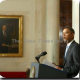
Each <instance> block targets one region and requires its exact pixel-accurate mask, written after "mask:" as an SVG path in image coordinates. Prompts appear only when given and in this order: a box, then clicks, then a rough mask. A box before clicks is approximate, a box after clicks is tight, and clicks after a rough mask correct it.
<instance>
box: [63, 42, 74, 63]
mask: <svg viewBox="0 0 80 80" xmlns="http://www.w3.org/2000/svg"><path fill="white" fill-rule="evenodd" d="M74 43H75V41H73V42H72V43H71V45H70V46H69V48H68V50H67V53H66V58H67V56H68V55H69V54H68V53H69V52H70V50H71V48H72V47H73V44H74ZM66 58H65V57H64V62H63V64H65V62H66Z"/></svg>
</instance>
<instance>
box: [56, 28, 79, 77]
mask: <svg viewBox="0 0 80 80" xmlns="http://www.w3.org/2000/svg"><path fill="white" fill-rule="evenodd" d="M74 34H75V32H74V30H73V29H72V28H71V27H65V28H64V29H63V40H64V42H67V46H66V50H65V55H64V59H63V65H62V66H61V65H60V66H56V67H55V68H57V69H59V70H63V71H65V72H67V77H68V78H72V77H75V76H76V75H77V74H78V73H79V70H80V45H79V44H78V43H77V42H75V40H74Z"/></svg>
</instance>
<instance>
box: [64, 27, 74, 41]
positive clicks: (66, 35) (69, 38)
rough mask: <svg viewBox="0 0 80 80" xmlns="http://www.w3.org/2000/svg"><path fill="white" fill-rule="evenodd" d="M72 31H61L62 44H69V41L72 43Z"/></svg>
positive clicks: (65, 29) (69, 29) (70, 29)
mask: <svg viewBox="0 0 80 80" xmlns="http://www.w3.org/2000/svg"><path fill="white" fill-rule="evenodd" d="M74 34H75V32H74V30H73V29H72V28H71V27H65V28H64V29H63V40H64V42H67V43H69V42H70V41H72V40H73V39H74Z"/></svg>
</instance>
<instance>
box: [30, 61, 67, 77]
mask: <svg viewBox="0 0 80 80" xmlns="http://www.w3.org/2000/svg"><path fill="white" fill-rule="evenodd" d="M29 78H67V73H66V72H64V71H61V70H58V69H56V68H53V67H50V66H48V65H45V64H39V63H35V62H32V63H31V68H30V76H29Z"/></svg>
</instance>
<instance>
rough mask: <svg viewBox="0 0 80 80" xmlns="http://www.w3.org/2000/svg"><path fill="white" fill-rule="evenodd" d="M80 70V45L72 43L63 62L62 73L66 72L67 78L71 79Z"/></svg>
mask: <svg viewBox="0 0 80 80" xmlns="http://www.w3.org/2000/svg"><path fill="white" fill-rule="evenodd" d="M79 70H80V44H78V43H76V42H75V41H73V42H72V43H71V45H70V46H69V48H68V51H67V54H66V58H64V62H63V71H66V72H67V77H69V78H71V77H74V76H76V75H77V74H78V72H79Z"/></svg>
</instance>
